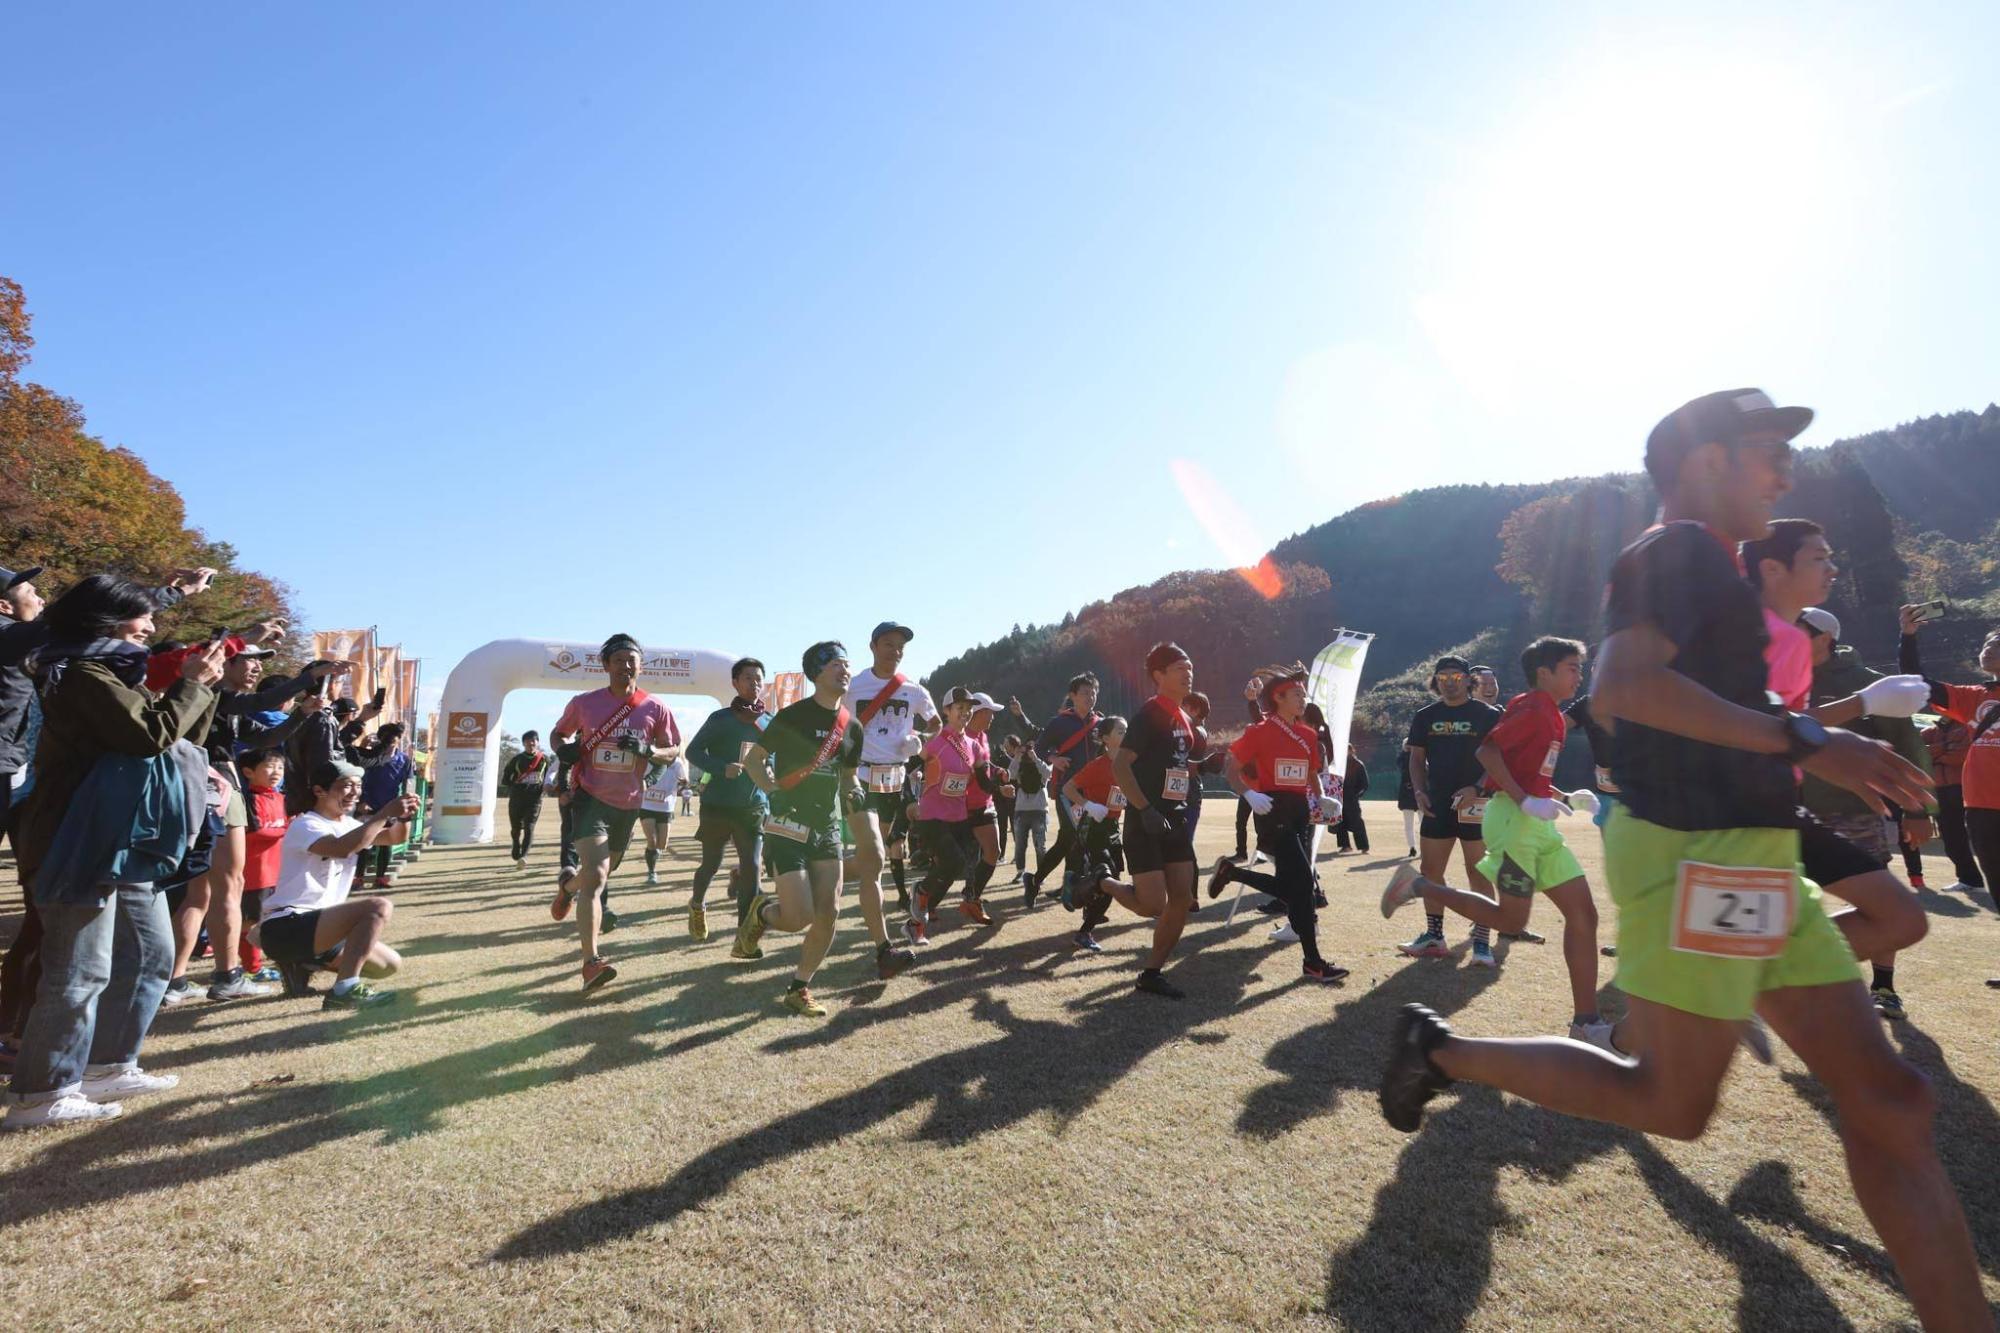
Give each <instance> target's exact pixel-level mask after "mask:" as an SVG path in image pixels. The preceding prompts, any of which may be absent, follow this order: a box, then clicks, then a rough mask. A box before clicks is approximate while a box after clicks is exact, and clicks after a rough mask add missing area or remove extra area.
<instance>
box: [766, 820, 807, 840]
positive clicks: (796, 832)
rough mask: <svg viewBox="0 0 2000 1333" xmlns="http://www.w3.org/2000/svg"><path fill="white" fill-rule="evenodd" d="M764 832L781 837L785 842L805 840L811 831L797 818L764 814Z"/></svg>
mask: <svg viewBox="0 0 2000 1333" xmlns="http://www.w3.org/2000/svg"><path fill="white" fill-rule="evenodd" d="M764 832H766V833H768V834H769V835H770V836H772V837H774V838H783V839H784V840H785V841H787V842H805V841H807V840H808V839H809V838H811V836H812V833H811V831H810V830H809V829H807V828H806V826H805V825H804V824H801V823H799V821H798V820H796V819H784V818H781V817H780V816H778V815H765V816H764Z"/></svg>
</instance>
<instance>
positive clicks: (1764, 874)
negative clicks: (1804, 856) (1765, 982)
mask: <svg viewBox="0 0 2000 1333" xmlns="http://www.w3.org/2000/svg"><path fill="white" fill-rule="evenodd" d="M1797 910H1798V876H1797V874H1796V873H1795V872H1794V871H1791V870H1780V869H1773V868H1771V867H1768V866H1716V865H1709V864H1707V863H1705V862H1702V861H1683V862H1681V873H1680V881H1679V883H1678V884H1676V885H1675V887H1674V918H1673V929H1674V941H1673V943H1674V948H1676V949H1678V950H1679V951H1680V952H1682V953H1701V954H1708V955H1709V956H1711V957H1714V958H1776V957H1778V956H1779V955H1780V954H1782V953H1784V951H1785V940H1786V939H1787V937H1789V936H1790V935H1791V933H1792V921H1793V918H1794V916H1795V915H1796V913H1797Z"/></svg>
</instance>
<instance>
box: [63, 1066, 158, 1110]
mask: <svg viewBox="0 0 2000 1333" xmlns="http://www.w3.org/2000/svg"><path fill="white" fill-rule="evenodd" d="M180 1085H181V1076H180V1075H179V1074H148V1073H147V1072H146V1071H145V1070H143V1069H141V1068H139V1066H137V1065H104V1066H100V1065H91V1066H89V1067H87V1068H86V1069H85V1070H84V1071H83V1096H84V1097H86V1098H88V1099H89V1100H90V1101H93V1102H115V1101H117V1100H118V1099H119V1098H121V1097H139V1096H143V1095H144V1094H146V1093H149V1092H165V1091H167V1090H168V1089H169V1088H178V1087H179V1086H180Z"/></svg>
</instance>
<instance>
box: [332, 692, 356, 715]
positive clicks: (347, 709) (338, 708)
mask: <svg viewBox="0 0 2000 1333" xmlns="http://www.w3.org/2000/svg"><path fill="white" fill-rule="evenodd" d="M360 708H361V705H360V704H358V703H355V702H354V700H353V698H352V697H351V696H349V695H345V694H343V695H341V696H340V697H339V698H338V699H335V700H334V701H333V711H334V712H336V713H353V712H358V711H360Z"/></svg>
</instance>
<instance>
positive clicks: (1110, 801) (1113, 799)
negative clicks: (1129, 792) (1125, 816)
mask: <svg viewBox="0 0 2000 1333" xmlns="http://www.w3.org/2000/svg"><path fill="white" fill-rule="evenodd" d="M1104 808H1105V809H1106V810H1123V809H1124V808H1125V789H1124V788H1123V787H1113V788H1112V789H1111V792H1110V794H1109V795H1107V796H1106V797H1105V798H1104Z"/></svg>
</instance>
